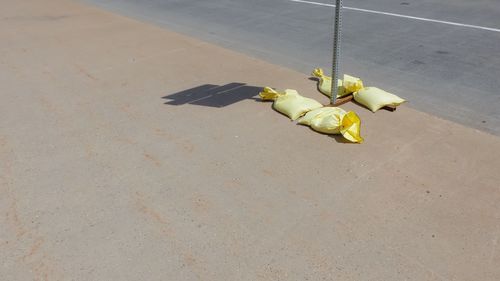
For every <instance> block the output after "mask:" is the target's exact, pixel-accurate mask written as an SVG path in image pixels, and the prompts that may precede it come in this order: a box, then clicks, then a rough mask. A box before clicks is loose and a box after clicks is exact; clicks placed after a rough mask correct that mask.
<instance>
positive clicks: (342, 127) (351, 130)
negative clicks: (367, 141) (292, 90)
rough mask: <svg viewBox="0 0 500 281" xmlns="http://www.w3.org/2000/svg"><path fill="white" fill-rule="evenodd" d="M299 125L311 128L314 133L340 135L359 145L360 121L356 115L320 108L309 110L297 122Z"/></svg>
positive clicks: (331, 108)
mask: <svg viewBox="0 0 500 281" xmlns="http://www.w3.org/2000/svg"><path fill="white" fill-rule="evenodd" d="M298 123H299V124H303V125H308V126H311V128H312V129H313V130H315V131H318V132H320V133H324V134H342V136H343V137H344V138H346V139H347V140H349V141H351V142H355V143H361V142H363V138H362V137H361V136H360V126H361V120H360V119H359V117H358V115H356V113H354V112H352V111H349V112H346V111H345V110H343V109H342V108H339V107H322V108H318V109H315V110H311V111H309V112H308V113H306V115H305V116H304V117H302V118H300V120H299V121H298Z"/></svg>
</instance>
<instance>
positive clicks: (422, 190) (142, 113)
mask: <svg viewBox="0 0 500 281" xmlns="http://www.w3.org/2000/svg"><path fill="white" fill-rule="evenodd" d="M179 3H182V2H179ZM0 6H1V7H2V9H0V279H1V280H8V281H32V280H40V281H59V280H60V281H66V280H74V281H80V280H81V281H88V280H92V281H108V280H120V281H128V280H130V281H136V280H148V281H156V280H158V281H160V280H161V281H164V280H175V281H191V280H203V281H220V280H243V281H244V280H248V281H261V280H262V281H277V280H287V281H303V280H355V281H361V280H370V281H373V280H374V281H379V280H380V281H401V280H459V281H462V280H463V281H470V280H481V281H496V280H500V266H499V265H500V247H499V245H498V243H499V241H500V205H499V204H498V202H500V189H499V182H500V174H499V173H498V171H499V167H500V138H499V137H496V136H493V135H491V134H487V133H485V132H482V131H478V130H475V129H471V128H468V127H464V126H462V125H460V124H456V123H453V122H449V121H446V120H443V119H440V118H438V117H435V116H433V115H428V114H425V113H422V112H419V111H416V110H414V109H412V108H409V107H408V106H405V105H403V106H401V107H400V108H399V109H398V110H397V111H396V112H392V113H391V112H387V111H380V112H377V113H376V114H372V113H371V112H369V111H368V110H366V109H364V108H361V107H359V106H357V105H355V104H352V103H350V104H347V105H345V106H344V108H345V109H349V110H355V111H356V112H357V113H358V114H359V115H360V118H361V120H362V136H363V137H364V138H365V143H364V144H362V145H352V144H346V143H343V142H342V141H341V139H339V138H332V137H328V136H325V135H321V134H317V133H315V132H313V131H311V130H310V129H308V128H306V127H302V126H298V125H295V124H294V123H292V122H290V121H289V120H288V119H287V118H285V117H283V116H282V115H280V114H277V113H276V112H274V111H273V110H272V109H271V105H270V104H269V103H262V102H258V101H256V100H255V99H254V96H255V95H256V94H257V92H258V89H259V88H261V87H263V86H273V87H277V88H285V87H290V86H292V87H294V88H296V89H297V90H299V92H301V93H302V94H303V95H305V96H308V97H312V98H315V99H317V100H320V101H322V102H327V99H326V98H325V97H323V96H322V95H321V94H319V93H318V92H317V91H316V90H315V85H314V83H313V82H312V81H309V80H308V79H307V76H306V75H304V74H302V73H299V72H296V71H293V70H290V69H288V68H284V67H280V66H277V65H274V64H270V63H268V62H266V61H262V60H258V59H255V58H251V57H247V56H245V55H242V54H241V53H237V52H233V51H231V50H227V49H223V48H220V47H218V46H216V45H211V44H209V43H205V42H202V41H200V40H197V39H194V38H190V37H187V36H183V35H179V34H177V33H174V32H172V31H170V30H167V29H164V28H159V27H156V26H153V25H149V24H145V23H143V22H138V21H135V20H131V19H129V18H125V17H122V16H119V15H115V14H111V13H108V12H105V11H102V10H100V9H97V8H93V7H91V6H87V5H82V4H79V3H77V2H73V1H68V0H36V1H7V0H0ZM241 84H245V85H241ZM207 85H213V86H207ZM216 85H220V86H221V87H220V88H218V89H219V91H216V90H214V89H213V87H214V86H216ZM208 88H210V89H211V90H209V91H207V89H208ZM222 90H224V91H222Z"/></svg>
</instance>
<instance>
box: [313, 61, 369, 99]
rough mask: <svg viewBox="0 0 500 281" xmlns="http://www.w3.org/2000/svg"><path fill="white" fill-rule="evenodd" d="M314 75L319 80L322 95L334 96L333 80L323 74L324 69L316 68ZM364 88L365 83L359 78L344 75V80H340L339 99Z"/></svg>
mask: <svg viewBox="0 0 500 281" xmlns="http://www.w3.org/2000/svg"><path fill="white" fill-rule="evenodd" d="M312 75H313V76H314V77H317V78H318V79H319V83H318V88H319V90H320V92H321V93H323V94H325V95H326V96H328V97H331V96H332V89H331V88H332V78H331V77H328V76H326V75H325V74H324V73H323V69H321V68H316V69H314V70H313V72H312ZM362 88H363V81H361V79H359V78H358V77H354V76H351V75H347V74H344V80H340V79H339V80H338V94H337V97H338V98H340V97H343V96H345V95H348V94H350V93H354V92H356V91H358V90H360V89H362Z"/></svg>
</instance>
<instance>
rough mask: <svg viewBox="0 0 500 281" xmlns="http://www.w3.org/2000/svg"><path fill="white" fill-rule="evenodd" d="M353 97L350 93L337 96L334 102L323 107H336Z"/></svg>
mask: <svg viewBox="0 0 500 281" xmlns="http://www.w3.org/2000/svg"><path fill="white" fill-rule="evenodd" d="M352 99H353V95H352V94H349V95H347V96H343V97H341V98H337V99H336V100H335V103H331V102H330V103H329V104H327V105H325V107H337V106H341V105H343V104H344V103H348V102H350V101H351V100H352Z"/></svg>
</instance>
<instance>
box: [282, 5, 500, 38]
mask: <svg viewBox="0 0 500 281" xmlns="http://www.w3.org/2000/svg"><path fill="white" fill-rule="evenodd" d="M289 1H291V2H296V3H304V4H311V5H317V6H326V7H335V5H333V4H326V3H320V2H312V1H305V0H289ZM344 9H346V10H352V11H358V12H365V13H371V14H379V15H386V16H392V17H398V18H406V19H413V20H419V21H427V22H435V23H442V24H447V25H454V26H461V27H468V28H474V29H480V30H487V31H493V32H500V29H499V28H493V27H486V26H479V25H472V24H465V23H458V22H452V21H444V20H435V19H428V18H421V17H413V16H407V15H401V14H395V13H387V12H381V11H374V10H367V9H360V8H354V7H346V6H344Z"/></svg>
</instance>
